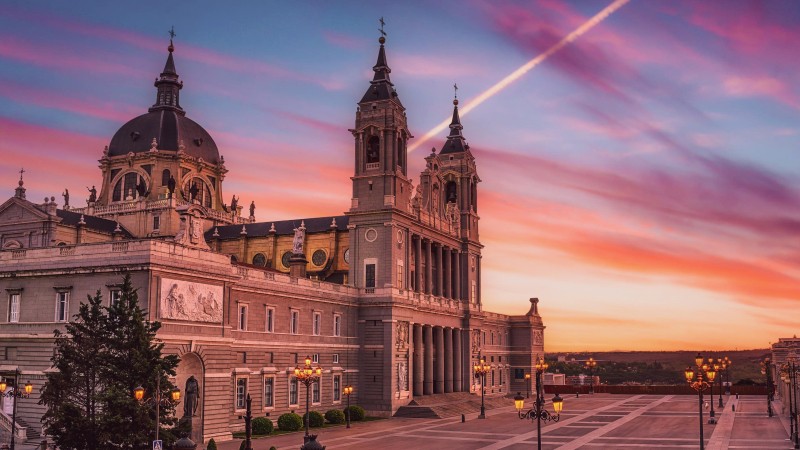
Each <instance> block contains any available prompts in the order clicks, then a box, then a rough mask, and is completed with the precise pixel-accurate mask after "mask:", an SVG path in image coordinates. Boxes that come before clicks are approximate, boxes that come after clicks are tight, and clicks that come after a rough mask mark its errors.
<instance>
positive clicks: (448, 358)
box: [442, 327, 453, 393]
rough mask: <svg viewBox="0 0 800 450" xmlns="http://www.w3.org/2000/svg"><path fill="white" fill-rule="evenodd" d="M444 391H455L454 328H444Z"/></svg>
mask: <svg viewBox="0 0 800 450" xmlns="http://www.w3.org/2000/svg"><path fill="white" fill-rule="evenodd" d="M442 359H443V360H444V392H445V393H448V392H453V329H452V328H450V327H447V328H445V329H444V358H442Z"/></svg>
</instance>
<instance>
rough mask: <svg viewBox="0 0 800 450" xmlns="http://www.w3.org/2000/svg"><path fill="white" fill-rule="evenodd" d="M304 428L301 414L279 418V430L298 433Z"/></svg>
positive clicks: (291, 414) (288, 414) (290, 414)
mask: <svg viewBox="0 0 800 450" xmlns="http://www.w3.org/2000/svg"><path fill="white" fill-rule="evenodd" d="M301 428H303V418H302V417H300V415H299V414H295V413H286V414H281V416H280V417H278V429H280V430H282V431H297V430H299V429H301Z"/></svg>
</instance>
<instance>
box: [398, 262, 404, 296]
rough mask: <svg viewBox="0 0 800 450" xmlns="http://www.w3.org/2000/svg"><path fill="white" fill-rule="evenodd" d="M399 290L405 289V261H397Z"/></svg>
mask: <svg viewBox="0 0 800 450" xmlns="http://www.w3.org/2000/svg"><path fill="white" fill-rule="evenodd" d="M397 289H403V261H402V260H400V259H398V260H397Z"/></svg>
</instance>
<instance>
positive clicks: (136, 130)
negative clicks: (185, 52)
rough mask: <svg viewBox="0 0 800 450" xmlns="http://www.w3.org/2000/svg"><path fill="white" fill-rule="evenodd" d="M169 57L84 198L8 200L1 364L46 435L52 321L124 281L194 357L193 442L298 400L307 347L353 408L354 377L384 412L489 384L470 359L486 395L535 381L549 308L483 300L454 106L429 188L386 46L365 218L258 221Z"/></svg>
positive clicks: (167, 337) (369, 151)
mask: <svg viewBox="0 0 800 450" xmlns="http://www.w3.org/2000/svg"><path fill="white" fill-rule="evenodd" d="M173 51H174V47H173V45H172V43H171V42H170V46H169V54H168V57H167V62H166V64H165V66H164V69H163V71H162V72H161V74H160V76H159V77H158V79H157V80H156V82H155V87H156V98H155V103H154V104H153V106H151V107H150V108H149V109H148V111H147V113H145V114H142V115H140V116H138V117H136V118H133V119H132V120H130V121H129V122H127V123H125V124H124V125H122V126H121V127H120V128H119V130H118V131H117V132H116V133H115V134H114V135H113V137H112V138H111V140H110V142H109V145H108V146H106V148H105V150H104V151H103V153H102V155H100V160H99V162H100V169H101V176H102V181H101V183H99V184H98V186H99V189H96V188H95V187H92V188H91V189H90V190H89V196H88V197H89V198H88V200H87V201H86V202H85V205H84V204H81V205H76V206H72V205H71V206H67V205H66V203H67V199H68V193H66V192H65V195H64V198H65V205H64V206H63V207H62V208H58V205H57V204H56V202H55V198H54V197H50V198H49V199H46V200H45V201H44V202H43V203H35V202H32V201H31V200H29V199H28V198H26V192H25V190H26V188H25V186H24V181H23V177H22V174H20V179H19V182H18V186H17V187H16V190H15V195H14V196H13V197H12V198H10V199H8V200H7V201H6V202H5V203H3V204H2V206H0V292H3V294H4V296H3V297H0V307H2V308H5V311H6V314H3V315H0V360H2V361H1V363H2V369H4V370H14V369H17V368H19V369H20V370H21V371H22V374H23V375H22V379H23V381H24V382H26V381H28V380H30V381H31V382H32V383H33V385H34V395H33V398H31V399H25V400H19V404H18V407H19V408H18V418H19V419H20V420H19V426H21V427H25V428H27V430H26V431H27V432H28V435H29V436H34V435H35V434H36V433H38V432H39V430H40V429H41V426H40V423H39V420H40V417H41V416H42V414H43V412H44V410H43V407H42V406H40V405H38V404H37V400H38V398H37V397H38V392H39V390H40V388H41V387H42V384H43V383H44V379H45V373H46V372H47V371H48V370H50V358H51V356H52V354H53V329H54V328H58V329H62V330H63V327H64V324H65V323H66V322H68V321H69V320H71V318H72V317H73V315H74V314H75V313H76V312H77V311H78V306H79V303H80V302H81V301H85V299H86V296H87V294H94V293H95V292H96V290H97V289H100V290H101V292H102V294H103V296H104V298H105V300H106V302H113V301H114V300H115V298H117V296H118V295H119V285H120V281H121V280H122V273H123V272H128V273H130V274H131V275H132V279H133V283H134V286H135V287H136V288H138V290H139V298H140V301H141V304H142V306H143V307H144V308H145V309H146V310H147V311H148V314H149V319H151V320H159V321H161V322H162V323H163V327H162V328H161V330H160V331H159V333H158V338H159V339H161V340H162V341H163V342H164V343H165V344H166V351H167V352H169V353H172V354H176V355H178V356H180V358H181V362H180V365H179V366H178V368H177V377H176V378H175V379H174V382H175V383H176V384H177V385H178V387H180V388H181V389H185V386H186V384H187V382H188V380H189V379H190V377H194V379H195V380H197V383H198V385H199V386H198V388H199V392H200V393H199V406H198V408H197V412H196V414H195V416H194V417H192V419H191V420H192V425H193V436H192V437H193V439H195V440H196V441H207V440H208V439H209V438H216V439H217V440H218V441H219V440H224V439H229V438H231V433H232V432H235V431H239V430H242V429H243V426H244V425H243V422H242V420H241V415H242V414H243V412H244V408H245V398H246V397H247V394H250V395H251V396H252V397H253V409H254V412H255V413H256V415H266V416H268V417H270V418H272V419H277V417H278V416H279V415H280V414H282V413H285V412H289V411H300V410H301V408H302V405H303V404H304V401H303V399H304V398H305V392H300V389H301V387H300V385H299V384H298V382H297V380H296V379H295V378H294V376H293V369H294V367H295V366H297V365H298V364H301V363H302V361H303V359H304V358H305V356H306V355H308V356H310V357H311V358H312V360H313V361H314V363H315V364H319V365H321V366H322V367H323V368H324V374H323V377H322V380H321V382H320V383H318V384H316V385H315V386H313V387H312V392H311V399H312V403H313V405H312V409H314V410H318V411H325V410H327V409H331V408H340V407H341V406H342V404H343V401H344V400H343V397H342V388H343V387H344V386H345V385H348V384H351V385H353V386H354V388H355V390H354V394H353V402H354V403H356V404H360V405H362V406H363V407H364V408H365V409H366V410H367V411H368V413H369V414H371V415H380V416H389V415H391V414H393V413H394V412H395V411H396V410H397V409H398V408H399V407H401V406H404V405H407V404H408V403H409V402H410V401H411V400H412V398H413V397H416V396H423V395H438V394H444V393H452V392H463V393H464V395H470V393H472V394H476V393H477V392H479V388H478V387H477V383H476V382H475V378H474V376H473V374H472V366H473V364H475V363H477V361H478V360H479V359H480V358H481V357H484V358H485V359H486V361H487V362H488V363H489V364H490V365H491V367H492V370H491V372H490V374H489V375H488V376H487V377H486V384H487V390H488V391H489V392H493V393H497V394H500V395H503V394H507V393H510V392H515V391H522V390H524V389H525V388H526V382H525V379H524V374H525V373H531V369H532V365H533V363H534V360H535V358H536V356H537V355H541V354H543V353H544V347H543V346H544V328H545V327H544V325H543V323H542V319H541V317H540V315H539V312H538V304H537V303H538V299H531V303H530V310H529V311H528V313H527V314H525V315H519V316H508V315H504V314H497V313H491V312H487V311H484V310H483V306H482V305H483V299H482V293H481V274H482V267H481V258H482V257H481V250H482V248H483V244H481V242H480V239H479V233H478V230H479V227H478V224H479V219H480V217H479V216H478V197H479V190H478V184H479V182H480V181H481V180H480V178H479V177H478V173H477V164H476V161H475V158H474V156H473V155H472V153H471V151H470V148H469V145H468V144H467V142H466V139H465V138H464V136H463V134H462V128H463V127H462V125H461V121H460V118H459V112H458V102H457V101H454V102H453V103H454V106H453V111H452V113H453V115H452V122H451V124H450V133H449V136H447V139H446V140H445V142H444V143H443V144H442V146H441V150H440V151H438V152H436V151H435V149H434V151H433V152H431V153H430V154H428V155H426V156H425V162H426V165H425V169H424V170H423V171H422V173H421V174H419V177H418V183H417V184H416V185H415V184H413V183H412V180H411V178H410V177H409V175H408V173H407V161H408V159H407V158H408V150H407V142H408V140H409V139H411V138H412V136H411V133H410V131H409V129H408V127H407V123H406V120H407V118H406V111H405V108H404V107H403V105H402V103H401V102H400V97H399V95H398V93H397V91H396V90H395V87H394V84H393V83H392V82H391V80H390V78H389V73H390V72H391V70H390V69H389V65H388V63H387V58H386V52H385V49H384V39H383V38H381V41H380V47H379V49H378V58H377V63H376V64H375V66H374V67H373V72H374V77H373V79H372V80H371V81H370V82H369V85H368V87H367V88H366V90H365V93H364V95H363V97H362V98H361V99H360V101H359V102H358V107H357V109H356V111H355V122H354V128H353V129H351V130H349V131H350V133H351V134H352V137H353V148H352V149H353V153H352V157H353V173H352V176H351V180H352V197H351V201H350V205H351V207H350V209H349V210H348V211H347V212H345V213H344V214H334V215H331V216H327V217H318V218H306V219H297V220H292V221H258V220H256V213H255V205H254V204H250V205H247V204H246V203H245V204H244V205H239V199H238V198H236V197H235V196H234V197H231V201H230V203H229V204H225V203H224V202H223V199H224V197H223V190H222V188H223V181H224V180H225V178H226V176H227V174H228V169H227V168H226V166H225V160H224V158H223V157H222V155H221V154H220V151H219V149H218V148H217V145H216V143H215V141H214V139H213V138H212V136H211V135H210V134H209V133H208V132H207V131H206V130H205V129H204V128H203V127H201V126H200V125H199V124H197V123H196V122H194V121H192V120H190V119H189V118H188V117H187V116H186V112H185V111H184V109H183V108H182V106H181V103H180V95H181V90H182V88H183V82H182V81H180V80H179V77H178V74H177V71H176V66H175V61H174V59H173ZM344 131H345V130H343V132H344ZM268 147H269V146H268V145H267V143H265V148H268ZM54 151H57V149H54ZM263 157H264V158H270V155H269V154H266V153H265V154H264V155H263ZM87 163H88V162H87ZM297 164H298V165H301V166H303V165H307V164H308V163H307V162H306V161H297ZM276 170H277V169H276ZM309 176H314V173H313V169H310V170H309ZM300 184H302V180H298V185H300ZM257 188H258V186H252V189H257ZM288 188H291V186H289V187H288ZM73 194H74V193H73ZM74 200H75V199H74V197H73V203H75V202H74ZM77 203H83V202H77ZM259 208H260V209H259V214H264V215H266V214H268V213H269V206H268V205H259ZM243 210H244V211H247V212H246V213H243ZM512 375H513V377H512ZM192 383H194V381H192ZM11 402H13V400H11V399H5V400H4V403H5V405H4V410H5V411H9V410H10V409H9V408H8V405H10V404H11ZM179 410H181V408H179ZM0 414H4V413H2V412H0ZM6 415H7V414H6ZM5 423H10V418H5Z"/></svg>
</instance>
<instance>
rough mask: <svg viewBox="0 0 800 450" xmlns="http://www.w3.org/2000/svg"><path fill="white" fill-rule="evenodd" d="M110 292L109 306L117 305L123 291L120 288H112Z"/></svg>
mask: <svg viewBox="0 0 800 450" xmlns="http://www.w3.org/2000/svg"><path fill="white" fill-rule="evenodd" d="M109 294H110V295H109V301H108V306H114V305H116V304H117V302H119V299H120V298H121V297H122V291H121V290H119V289H111V290H110V291H109Z"/></svg>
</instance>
